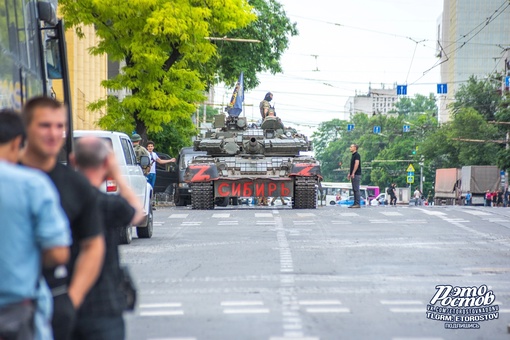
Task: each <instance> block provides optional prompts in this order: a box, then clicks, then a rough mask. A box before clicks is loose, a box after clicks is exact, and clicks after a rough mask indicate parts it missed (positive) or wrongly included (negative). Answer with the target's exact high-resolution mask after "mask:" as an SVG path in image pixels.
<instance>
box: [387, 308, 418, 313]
mask: <svg viewBox="0 0 510 340" xmlns="http://www.w3.org/2000/svg"><path fill="white" fill-rule="evenodd" d="M390 312H392V313H425V312H426V310H425V308H390Z"/></svg>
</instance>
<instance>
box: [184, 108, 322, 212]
mask: <svg viewBox="0 0 510 340" xmlns="http://www.w3.org/2000/svg"><path fill="white" fill-rule="evenodd" d="M213 126H214V128H213V129H211V130H210V131H208V132H207V133H206V134H205V137H201V138H199V139H197V140H195V142H194V146H193V147H194V150H195V151H205V152H206V153H207V155H205V156H197V157H195V158H194V159H193V160H192V161H191V162H190V163H189V164H188V167H187V168H186V172H185V175H184V180H185V181H186V182H187V183H188V184H189V186H190V191H191V206H192V209H201V210H202V209H214V207H215V205H216V206H227V205H228V204H229V202H233V204H236V202H237V200H238V199H239V198H241V197H258V198H261V197H291V198H292V208H294V209H315V208H316V207H317V187H318V183H319V181H320V180H321V179H322V177H321V172H320V165H319V163H318V161H317V160H316V159H315V158H313V157H311V156H304V155H300V153H301V152H307V151H312V143H311V142H310V141H309V140H308V138H307V137H306V136H304V135H302V134H300V133H298V132H297V131H296V130H295V129H292V128H285V127H284V125H283V123H282V122H281V120H280V119H279V118H277V117H267V118H266V119H265V120H264V121H263V122H262V124H261V125H260V126H253V125H252V126H250V127H249V126H248V124H247V121H246V118H245V117H235V116H230V115H229V116H225V115H218V116H215V120H214V125H213Z"/></svg>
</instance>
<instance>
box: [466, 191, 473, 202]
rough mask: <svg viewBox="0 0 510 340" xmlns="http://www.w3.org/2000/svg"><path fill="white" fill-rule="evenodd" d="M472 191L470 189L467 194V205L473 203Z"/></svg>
mask: <svg viewBox="0 0 510 340" xmlns="http://www.w3.org/2000/svg"><path fill="white" fill-rule="evenodd" d="M471 197H472V196H471V192H470V191H468V192H467V194H466V205H471Z"/></svg>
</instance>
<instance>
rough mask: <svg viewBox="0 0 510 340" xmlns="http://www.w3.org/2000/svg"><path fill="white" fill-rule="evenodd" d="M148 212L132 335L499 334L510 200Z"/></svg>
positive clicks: (137, 248)
mask: <svg viewBox="0 0 510 340" xmlns="http://www.w3.org/2000/svg"><path fill="white" fill-rule="evenodd" d="M154 213H155V216H154V220H155V227H154V236H153V238H152V239H136V238H135V239H133V243H132V244H130V245H126V246H122V248H121V253H122V259H123V262H124V263H127V264H128V265H129V266H130V268H131V271H132V273H133V275H134V276H135V279H136V282H137V286H138V289H139V300H138V307H137V309H136V311H135V312H133V313H128V314H126V322H127V331H128V339H129V340H141V339H150V340H156V339H157V340H163V339H164V340H192V339H196V340H209V339H211V340H216V339H218V340H220V339H221V340H225V339H235V340H237V339H267V340H280V339H294V340H297V339H299V340H305V339H306V340H319V339H321V340H326V339H391V340H397V339H398V340H439V339H445V340H446V339H510V333H508V332H507V326H508V325H509V324H510V261H509V260H510V258H509V257H510V256H509V255H510V209H507V208H483V207H364V208H362V209H347V208H344V207H338V206H334V207H321V208H319V209H317V210H292V209H290V208H289V207H284V206H280V207H277V208H274V207H264V208H253V207H243V208H240V209H229V208H224V209H216V210H208V211H197V210H191V209H190V208H185V207H179V208H175V207H173V208H158V209H157V210H156V211H155V212H154ZM440 286H443V287H440ZM449 286H451V287H452V288H454V287H462V288H466V289H463V290H462V291H460V290H459V291H457V292H459V295H458V296H451V295H450V296H448V294H447V293H448V291H447V290H448V289H449ZM436 287H437V288H436ZM472 287H475V288H474V289H471V288H472ZM453 291H454V290H453V289H452V292H453ZM436 293H441V294H439V295H438V296H437V297H438V300H437V301H436V302H435V303H434V304H432V303H431V300H432V299H433V297H434V296H436ZM442 293H444V294H442ZM441 298H442V299H441ZM441 303H443V305H442V304H441ZM459 303H460V304H461V306H462V304H471V306H472V307H471V308H469V309H466V308H460V307H458V305H459ZM441 307H443V308H441ZM436 319H440V320H436ZM446 327H465V328H469V329H464V328H463V329H460V328H454V329H447V328H446ZM473 327H474V328H473Z"/></svg>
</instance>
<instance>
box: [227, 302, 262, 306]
mask: <svg viewBox="0 0 510 340" xmlns="http://www.w3.org/2000/svg"><path fill="white" fill-rule="evenodd" d="M221 305H222V306H229V307H233V306H263V305H264V302H262V301H222V302H221Z"/></svg>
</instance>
